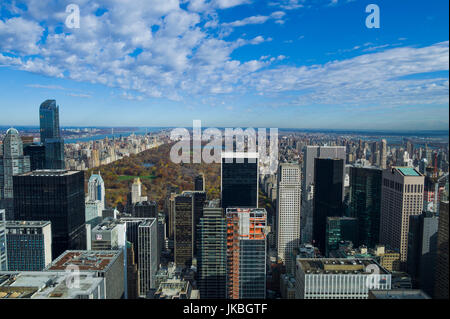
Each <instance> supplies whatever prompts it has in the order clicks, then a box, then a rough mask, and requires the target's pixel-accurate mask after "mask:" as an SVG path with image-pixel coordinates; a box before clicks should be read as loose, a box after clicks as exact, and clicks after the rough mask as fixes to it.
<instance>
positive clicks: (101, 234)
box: [91, 218, 125, 250]
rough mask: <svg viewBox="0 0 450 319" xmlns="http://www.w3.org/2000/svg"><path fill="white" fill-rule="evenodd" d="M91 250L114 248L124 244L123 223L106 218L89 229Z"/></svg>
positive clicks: (121, 246)
mask: <svg viewBox="0 0 450 319" xmlns="http://www.w3.org/2000/svg"><path fill="white" fill-rule="evenodd" d="M91 238H92V242H91V249H92V250H114V249H119V248H123V247H124V246H125V223H124V222H121V221H120V220H117V219H111V218H107V219H104V220H103V222H101V223H100V224H98V225H97V226H95V227H94V228H93V229H92V231H91Z"/></svg>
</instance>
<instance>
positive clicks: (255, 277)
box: [226, 208, 267, 299]
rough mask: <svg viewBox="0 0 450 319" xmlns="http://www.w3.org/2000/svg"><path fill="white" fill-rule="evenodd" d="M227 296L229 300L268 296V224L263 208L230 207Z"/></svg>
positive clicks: (228, 211) (228, 214)
mask: <svg viewBox="0 0 450 319" xmlns="http://www.w3.org/2000/svg"><path fill="white" fill-rule="evenodd" d="M226 219H227V295H228V298H229V299H255V298H256V299H264V298H265V297H266V246H267V242H266V232H267V231H266V223H267V213H266V210H265V209H261V208H228V209H227V210H226Z"/></svg>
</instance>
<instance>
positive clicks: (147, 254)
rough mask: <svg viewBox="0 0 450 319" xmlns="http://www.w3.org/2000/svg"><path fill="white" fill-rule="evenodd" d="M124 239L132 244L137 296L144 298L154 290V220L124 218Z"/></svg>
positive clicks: (157, 253) (155, 229)
mask: <svg viewBox="0 0 450 319" xmlns="http://www.w3.org/2000/svg"><path fill="white" fill-rule="evenodd" d="M120 221H121V222H125V225H126V226H125V228H126V239H127V241H129V242H131V243H132V244H133V248H134V255H135V263H136V264H137V265H138V272H139V296H140V297H145V296H146V295H147V292H148V291H149V290H150V289H153V288H156V287H154V284H155V275H156V272H157V271H158V265H159V251H158V249H157V247H158V234H157V232H158V228H157V223H158V222H157V220H156V219H155V218H134V217H131V218H130V217H125V218H121V219H120Z"/></svg>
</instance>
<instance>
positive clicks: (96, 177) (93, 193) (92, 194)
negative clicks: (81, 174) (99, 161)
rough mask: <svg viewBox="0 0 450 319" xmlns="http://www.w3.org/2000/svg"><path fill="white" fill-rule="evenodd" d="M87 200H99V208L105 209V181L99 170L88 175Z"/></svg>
mask: <svg viewBox="0 0 450 319" xmlns="http://www.w3.org/2000/svg"><path fill="white" fill-rule="evenodd" d="M88 201H100V203H101V210H103V209H105V182H104V181H103V178H102V176H101V175H100V172H98V174H92V175H91V177H89V182H88Z"/></svg>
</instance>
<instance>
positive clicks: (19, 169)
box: [0, 128, 30, 220]
mask: <svg viewBox="0 0 450 319" xmlns="http://www.w3.org/2000/svg"><path fill="white" fill-rule="evenodd" d="M2 149H3V156H0V208H4V209H5V211H6V219H7V220H12V219H13V214H14V192H13V175H17V174H22V173H26V172H29V171H30V158H29V156H24V155H23V144H22V139H21V138H20V136H19V132H18V131H17V130H16V129H14V128H10V129H9V130H7V131H6V135H5V138H4V139H3V144H2Z"/></svg>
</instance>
